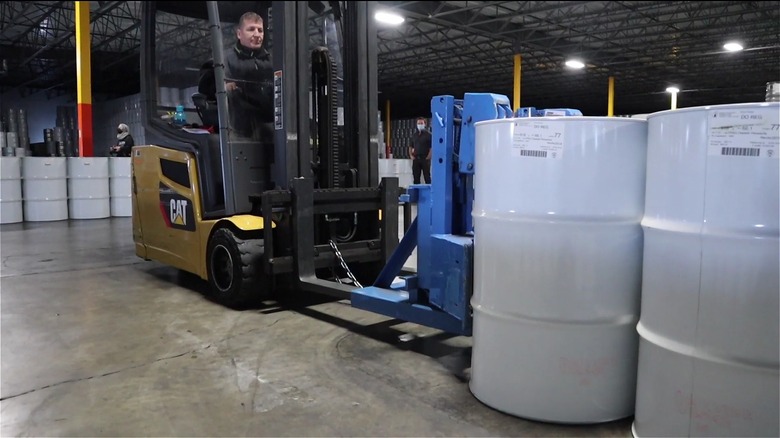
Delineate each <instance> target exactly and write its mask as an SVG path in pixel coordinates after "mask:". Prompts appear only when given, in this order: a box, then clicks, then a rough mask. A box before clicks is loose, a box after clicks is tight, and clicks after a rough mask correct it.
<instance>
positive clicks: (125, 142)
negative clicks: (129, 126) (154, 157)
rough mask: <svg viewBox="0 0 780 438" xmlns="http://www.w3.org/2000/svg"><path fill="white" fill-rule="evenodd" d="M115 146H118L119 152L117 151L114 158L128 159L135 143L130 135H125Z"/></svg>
mask: <svg viewBox="0 0 780 438" xmlns="http://www.w3.org/2000/svg"><path fill="white" fill-rule="evenodd" d="M116 144H117V145H118V146H119V151H117V153H116V156H117V157H129V156H130V151H131V149H133V146H135V141H134V140H133V136H132V135H130V134H127V137H125V138H123V139H121V140H119V141H117V143H116Z"/></svg>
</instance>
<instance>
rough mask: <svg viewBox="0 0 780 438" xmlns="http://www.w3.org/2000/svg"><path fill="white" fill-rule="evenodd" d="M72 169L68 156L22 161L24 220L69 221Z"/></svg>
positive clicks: (29, 158)
mask: <svg viewBox="0 0 780 438" xmlns="http://www.w3.org/2000/svg"><path fill="white" fill-rule="evenodd" d="M67 179H68V167H67V162H66V159H65V157H24V158H22V194H23V198H24V220H25V221H28V222H46V221H61V220H65V219H68V181H67Z"/></svg>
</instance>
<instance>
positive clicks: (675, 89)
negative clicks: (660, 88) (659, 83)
mask: <svg viewBox="0 0 780 438" xmlns="http://www.w3.org/2000/svg"><path fill="white" fill-rule="evenodd" d="M666 92H667V93H679V92H680V89H679V88H677V87H667V88H666Z"/></svg>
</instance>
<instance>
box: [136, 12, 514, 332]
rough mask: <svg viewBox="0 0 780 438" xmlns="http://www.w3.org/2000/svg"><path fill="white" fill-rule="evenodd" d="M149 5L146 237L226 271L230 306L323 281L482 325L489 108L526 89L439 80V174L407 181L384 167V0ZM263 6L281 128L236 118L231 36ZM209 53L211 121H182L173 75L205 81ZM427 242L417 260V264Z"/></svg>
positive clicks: (200, 99)
mask: <svg viewBox="0 0 780 438" xmlns="http://www.w3.org/2000/svg"><path fill="white" fill-rule="evenodd" d="M142 5H143V6H142V8H143V11H144V12H143V20H142V24H143V25H142V40H141V41H142V42H141V55H142V56H141V71H142V72H144V74H143V76H142V81H141V86H142V102H141V106H142V108H141V110H142V115H143V117H142V118H143V125H144V128H145V130H146V144H145V145H139V146H135V147H134V148H133V150H132V190H133V195H132V199H133V239H134V242H135V251H136V254H137V255H138V256H139V257H141V258H144V259H147V260H156V261H158V262H161V263H163V264H166V265H169V266H174V267H177V268H179V269H181V270H183V271H186V272H190V273H193V274H195V275H197V276H199V277H200V278H201V279H203V280H206V281H208V282H209V284H210V288H209V291H210V292H209V293H210V295H211V296H212V298H213V299H214V300H215V301H218V302H220V303H223V304H224V305H226V306H228V307H244V306H245V305H246V304H248V303H250V302H252V301H254V300H257V299H259V298H263V297H267V296H269V295H270V294H272V293H273V294H274V295H276V297H277V298H282V297H284V294H286V293H300V292H304V293H315V294H322V295H327V296H332V297H335V298H338V299H348V300H349V301H350V304H351V305H352V307H355V308H359V309H363V310H366V311H369V312H374V313H379V314H383V315H386V316H389V317H392V318H395V319H398V320H402V321H407V322H412V323H417V324H420V325H424V326H428V327H433V328H437V329H440V330H443V331H445V332H448V333H452V334H457V335H464V336H471V334H472V307H471V303H470V300H471V297H472V293H473V291H472V290H473V266H474V261H473V252H474V249H473V248H474V228H473V223H472V220H471V210H472V205H473V201H474V182H473V178H474V173H475V170H476V163H475V160H474V157H475V150H476V144H475V124H476V123H478V122H480V121H484V120H494V119H501V118H510V117H514V116H515V115H514V114H513V112H512V110H511V108H510V104H509V99H508V98H507V97H506V96H503V95H497V94H490V93H466V94H465V95H464V97H463V98H461V99H456V98H454V97H453V96H448V95H442V96H434V97H433V98H432V99H431V126H432V142H433V145H434V147H433V160H432V172H431V173H432V179H433V180H432V183H431V184H417V185H412V186H410V187H409V188H408V189H407V190H404V191H403V193H401V190H400V189H399V187H398V179H397V178H382V179H381V181H380V178H379V175H378V167H379V166H378V147H377V146H378V140H377V128H378V123H379V117H378V114H377V53H376V50H377V49H376V47H377V44H376V28H375V24H374V18H373V16H374V2H361V1H356V2H352V1H350V2H344V1H342V2H339V1H331V2H320V1H309V2H262V1H261V2H228V1H220V2H143V3H142ZM247 11H252V12H255V13H257V14H259V15H260V16H261V17H262V18H263V21H264V24H265V30H266V32H265V36H266V43H264V44H263V46H264V47H266V48H269V47H270V52H271V54H272V62H273V79H272V81H273V84H272V90H273V122H272V128H271V129H270V131H271V132H273V134H272V135H269V136H265V137H263V136H259V137H252V138H246V137H245V136H241V135H240V134H238V133H237V132H236V130H235V129H234V128H233V126H232V122H231V120H232V119H231V115H232V116H235V115H236V113H239V114H240V107H237V106H236V105H233V104H232V100H231V99H230V98H229V97H228V93H227V86H226V83H227V82H229V81H231V80H234V79H235V78H230V77H228V76H226V69H225V52H226V51H227V50H232V47H233V45H234V42H233V41H234V38H236V32H235V26H236V24H237V23H238V22H239V19H240V17H241V15H242V14H243V13H245V12H247ZM176 33H178V34H177V35H176V36H175V37H173V35H174V34H176ZM203 65H209V66H213V71H214V81H213V82H214V84H215V87H214V88H215V92H214V94H215V97H214V99H213V100H209V98H208V96H204V95H203V93H200V92H193V93H191V96H189V97H188V96H184V97H185V98H190V99H192V102H193V104H194V105H195V107H196V108H197V118H198V119H199V120H198V127H195V126H194V124H189V125H188V126H179V125H177V124H175V123H172V122H171V120H170V119H169V118H167V117H166V116H167V115H168V113H169V112H170V111H171V110H173V109H174V108H173V107H172V106H171V99H170V90H171V88H173V89H181V88H182V87H184V86H185V85H187V86H194V85H195V84H197V83H198V81H199V76H198V73H199V72H200V71H201V67H202V66H203ZM162 90H167V93H168V94H169V96H168V97H167V98H166V97H165V96H163V92H162ZM185 94H186V93H185ZM180 97H181V96H180ZM166 104H167V105H166ZM207 125H208V126H209V128H210V129H203V128H204V127H206V126H207ZM213 126H217V129H213ZM193 128H195V129H193ZM399 204H402V205H403V207H404V235H403V239H402V240H401V241H400V242H399V238H398V236H399V233H398V231H399V230H398V227H399V224H398V218H399V215H398V211H399ZM412 204H416V205H417V215H416V217H415V218H414V219H413V220H412V219H411V216H412V215H411V205H412ZM415 249H417V250H418V253H417V266H416V268H417V269H416V271H412V270H407V269H406V262H407V260H408V259H409V257H410V256H411V254H412V253H413V252H414V250H415Z"/></svg>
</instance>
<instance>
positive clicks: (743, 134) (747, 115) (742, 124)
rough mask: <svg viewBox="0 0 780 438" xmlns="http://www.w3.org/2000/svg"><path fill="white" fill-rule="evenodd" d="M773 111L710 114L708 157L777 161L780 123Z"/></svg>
mask: <svg viewBox="0 0 780 438" xmlns="http://www.w3.org/2000/svg"><path fill="white" fill-rule="evenodd" d="M778 118H779V116H778V113H777V111H775V110H774V109H770V108H753V109H723V110H711V111H710V112H709V114H708V128H709V129H708V132H707V133H708V138H709V143H708V145H707V154H708V155H719V156H732V157H759V158H774V159H777V158H778V152H780V131H779V130H778V128H780V120H778Z"/></svg>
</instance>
